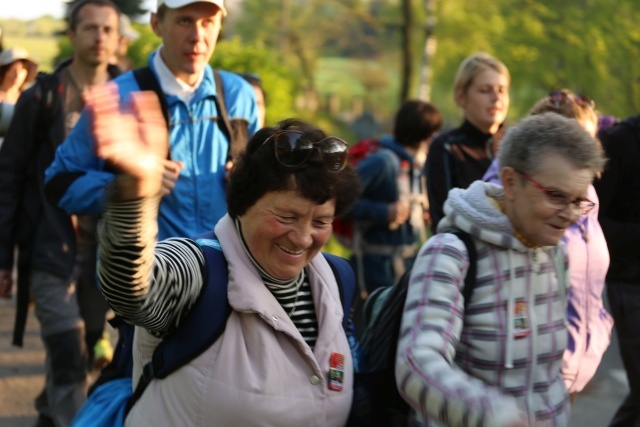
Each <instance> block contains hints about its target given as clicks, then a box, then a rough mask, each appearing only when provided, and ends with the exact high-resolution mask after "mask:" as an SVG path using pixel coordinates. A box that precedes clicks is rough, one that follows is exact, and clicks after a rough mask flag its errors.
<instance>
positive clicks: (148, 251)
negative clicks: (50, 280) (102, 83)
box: [87, 85, 204, 335]
mask: <svg viewBox="0 0 640 427" xmlns="http://www.w3.org/2000/svg"><path fill="white" fill-rule="evenodd" d="M118 104H119V96H118V94H117V91H116V90H115V87H114V86H112V85H108V86H106V87H103V88H100V89H97V90H95V91H93V92H92V93H91V94H90V95H89V97H88V99H87V112H88V114H89V115H90V118H91V130H92V134H93V136H94V138H95V141H96V153H97V155H98V156H99V157H100V158H102V159H104V160H106V161H109V162H110V164H112V165H113V167H114V169H115V171H117V176H116V178H115V180H114V181H113V183H112V186H111V187H110V188H109V190H108V196H107V202H106V209H105V213H104V219H103V222H102V223H101V225H100V228H99V235H98V237H99V240H98V242H99V259H98V278H99V280H100V284H101V288H102V292H103V293H104V295H105V297H106V298H107V300H108V301H109V304H110V305H111V306H112V307H113V309H114V310H115V311H116V313H118V314H119V315H120V316H122V317H123V318H124V319H125V320H127V321H128V322H130V323H133V324H136V325H139V326H142V327H145V328H147V329H148V330H149V331H150V332H152V333H154V334H156V335H162V334H164V333H166V332H169V331H171V330H172V329H174V328H175V327H176V326H177V325H178V323H179V322H180V320H181V319H182V318H183V317H184V316H185V315H186V312H187V311H188V309H189V308H190V307H191V306H192V305H193V302H194V301H195V299H196V298H197V296H198V295H199V293H200V290H201V289H202V284H203V277H204V257H203V254H202V251H201V249H200V248H199V246H198V245H197V243H195V242H194V241H192V240H190V239H169V240H167V241H163V242H160V243H158V244H157V245H156V236H157V231H158V226H157V214H158V206H159V201H160V194H161V191H162V179H163V174H164V158H165V157H166V153H167V149H168V143H167V134H166V126H165V124H164V119H163V118H162V113H161V112H160V106H159V103H158V100H157V98H156V97H155V94H152V93H145V92H141V93H137V94H134V95H133V97H132V104H131V109H130V110H131V111H130V112H127V113H123V112H121V110H120V108H119V105H118Z"/></svg>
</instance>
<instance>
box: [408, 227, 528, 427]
mask: <svg viewBox="0 0 640 427" xmlns="http://www.w3.org/2000/svg"><path fill="white" fill-rule="evenodd" d="M468 266H469V261H468V256H467V254H466V248H465V246H464V243H463V242H462V241H460V240H459V239H458V238H457V237H456V236H454V235H451V234H438V235H435V236H433V237H432V238H431V239H429V241H428V242H427V243H426V244H425V245H424V246H423V247H422V249H421V250H420V253H419V254H418V257H417V258H416V261H415V263H414V266H413V270H412V273H411V279H410V282H409V288H408V292H407V300H406V302H405V307H404V313H403V316H402V326H401V329H400V337H399V339H398V348H397V357H396V382H397V384H398V389H399V390H400V393H401V394H402V395H403V397H404V399H405V400H406V401H407V402H408V403H409V404H410V405H411V407H412V408H413V409H414V410H415V411H416V412H418V413H419V414H420V415H421V416H422V417H423V418H426V419H430V420H438V421H439V422H441V423H443V424H445V425H448V426H452V427H453V426H470V425H483V426H498V425H500V426H502V425H512V424H515V422H516V421H518V419H519V410H518V408H517V404H516V403H515V400H514V399H513V398H512V397H511V396H508V395H505V394H503V393H502V392H501V391H500V390H499V389H498V388H496V387H493V386H490V385H488V384H486V383H484V382H482V381H480V380H479V379H477V378H474V377H472V376H470V375H468V374H467V373H466V372H464V371H463V370H462V369H460V368H459V367H458V366H457V365H456V364H455V363H454V358H455V349H456V346H457V344H458V342H459V340H460V334H461V332H462V325H463V315H464V313H463V310H464V301H463V297H462V294H461V289H462V287H463V286H464V277H465V275H466V272H467V270H468Z"/></svg>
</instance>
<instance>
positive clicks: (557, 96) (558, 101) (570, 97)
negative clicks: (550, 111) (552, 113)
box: [547, 90, 596, 110]
mask: <svg viewBox="0 0 640 427" xmlns="http://www.w3.org/2000/svg"><path fill="white" fill-rule="evenodd" d="M547 96H548V98H549V100H550V101H551V102H552V103H553V106H554V107H555V108H559V107H560V106H561V105H564V104H566V103H567V102H573V103H574V104H576V105H579V106H581V107H589V108H591V109H592V110H593V109H595V108H596V103H595V102H594V101H593V99H591V98H589V97H588V96H586V95H579V94H575V93H571V92H567V91H564V90H554V91H551V92H549V95H547Z"/></svg>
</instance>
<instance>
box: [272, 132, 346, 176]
mask: <svg viewBox="0 0 640 427" xmlns="http://www.w3.org/2000/svg"><path fill="white" fill-rule="evenodd" d="M269 141H273V149H274V151H275V155H276V160H277V161H278V163H280V164H281V165H282V166H286V167H290V168H295V167H298V166H301V165H303V164H305V163H307V162H308V161H309V160H310V159H311V157H312V156H311V155H312V154H313V152H314V151H316V150H317V152H318V153H319V156H320V157H319V159H320V160H321V161H322V163H323V165H324V167H325V168H326V169H327V170H328V171H329V172H340V171H341V170H342V169H344V168H345V166H347V150H348V148H349V145H348V144H347V143H346V142H344V141H343V140H342V139H340V138H337V137H335V136H328V137H326V138H323V139H321V140H320V141H317V142H313V141H311V140H309V138H308V137H307V136H305V134H304V132H300V131H297V130H283V131H279V132H276V133H274V134H273V135H271V136H270V137H269V138H267V139H266V140H265V141H264V143H263V144H262V145H265V144H267V143H268V142H269Z"/></svg>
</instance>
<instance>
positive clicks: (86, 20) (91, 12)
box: [69, 4, 120, 67]
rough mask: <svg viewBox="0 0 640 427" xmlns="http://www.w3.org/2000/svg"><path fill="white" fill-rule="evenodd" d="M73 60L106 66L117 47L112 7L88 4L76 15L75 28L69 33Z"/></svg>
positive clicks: (115, 19) (117, 36) (116, 20)
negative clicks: (72, 48)
mask: <svg viewBox="0 0 640 427" xmlns="http://www.w3.org/2000/svg"><path fill="white" fill-rule="evenodd" d="M69 38H70V39H71V43H72V44H73V47H74V49H75V54H74V59H75V60H76V61H79V62H81V63H83V64H85V65H89V66H94V67H95V66H98V65H102V64H106V63H108V62H109V59H110V58H111V57H112V56H113V54H114V53H115V51H116V49H117V47H118V41H119V38H120V36H119V34H118V13H117V12H116V11H115V9H113V8H112V7H108V6H97V5H94V4H88V5H86V6H84V7H82V9H81V10H80V11H79V13H78V24H77V25H76V28H75V29H73V30H70V31H69Z"/></svg>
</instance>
